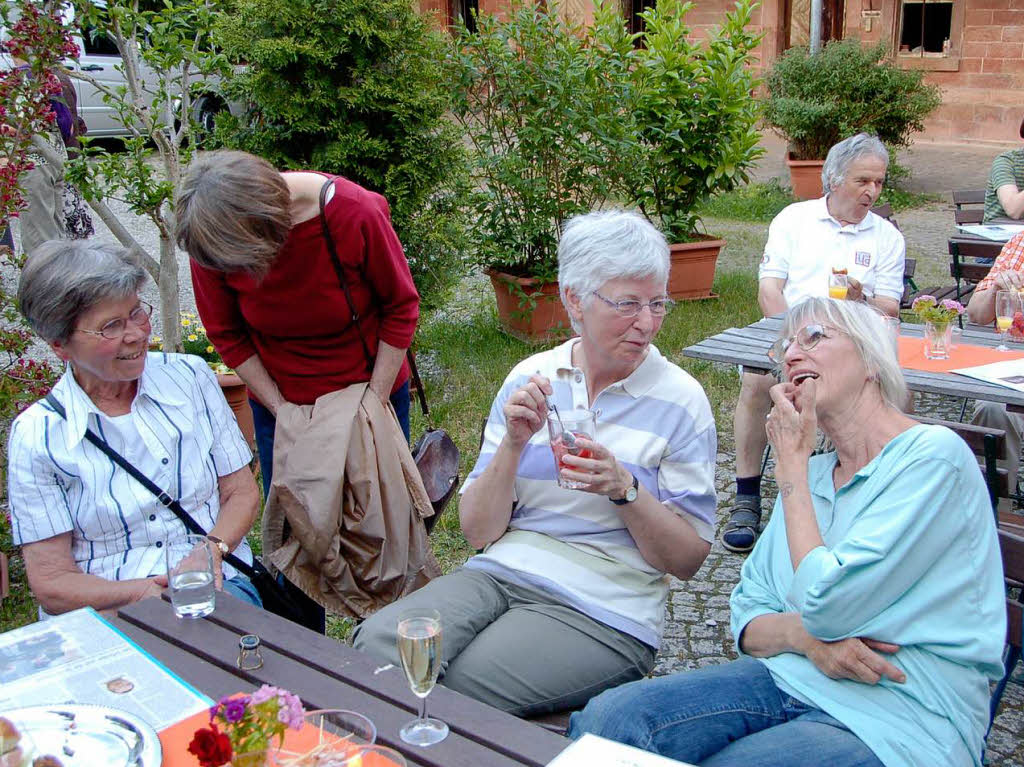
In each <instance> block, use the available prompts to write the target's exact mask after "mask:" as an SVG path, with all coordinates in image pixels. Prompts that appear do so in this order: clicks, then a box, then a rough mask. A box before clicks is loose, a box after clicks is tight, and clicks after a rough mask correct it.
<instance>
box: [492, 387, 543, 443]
mask: <svg viewBox="0 0 1024 767" xmlns="http://www.w3.org/2000/svg"><path fill="white" fill-rule="evenodd" d="M553 393H554V389H552V388H551V381H549V380H548V379H547V378H545V377H544V376H542V375H532V376H530V380H529V382H527V383H526V384H525V385H523V386H521V387H519V388H518V389H516V390H515V391H514V392H512V395H511V396H510V397H509V398H508V399H507V400H506V401H505V406H504V407H503V408H502V411H503V412H504V414H505V435H506V439H508V440H509V442H510V443H511V444H512V445H513V446H515V447H517V448H521V447H523V446H524V445H525V444H526V443H527V442H529V441H530V437H532V436H533V435H534V434H536V433H537V432H538V431H540V430H541V429H542V428H543V427H544V425H545V424H546V423H547V419H548V405H547V400H546V399H545V398H546V397H549V396H551V395H552V394H553Z"/></svg>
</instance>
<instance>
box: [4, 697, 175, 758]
mask: <svg viewBox="0 0 1024 767" xmlns="http://www.w3.org/2000/svg"><path fill="white" fill-rule="evenodd" d="M0 716H3V717H6V718H7V719H10V720H11V721H12V722H14V724H15V725H16V726H17V728H18V729H19V730H20V731H21V734H22V747H23V748H24V749H25V753H26V756H28V755H31V756H32V757H33V758H35V757H39V756H43V755H44V754H51V755H53V756H55V757H57V758H58V759H60V761H61V763H62V764H63V765H64V767H122V766H123V767H160V763H161V761H162V755H163V752H162V750H161V748H160V738H159V736H157V734H156V730H154V729H153V728H152V727H150V726H149V725H148V724H147V723H146V722H144V721H143V720H142V719H140V718H139V717H138V716H137V715H135V714H132V713H129V712H128V711H122V710H121V709H118V708H112V707H109V706H88V705H83V704H78V703H69V704H66V705H55V706H30V707H27V708H16V709H12V710H9V711H2V712H0ZM29 764H31V762H29Z"/></svg>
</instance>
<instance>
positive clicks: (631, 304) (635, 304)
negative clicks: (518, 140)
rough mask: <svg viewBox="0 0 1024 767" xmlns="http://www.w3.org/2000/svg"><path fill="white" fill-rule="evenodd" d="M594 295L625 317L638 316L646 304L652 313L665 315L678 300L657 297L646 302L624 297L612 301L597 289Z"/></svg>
mask: <svg viewBox="0 0 1024 767" xmlns="http://www.w3.org/2000/svg"><path fill="white" fill-rule="evenodd" d="M594 295H595V296H597V297H598V298H600V299H601V300H602V301H604V302H605V303H606V304H608V306H610V307H612V309H614V310H615V311H616V312H617V313H619V314H621V315H622V316H623V317H636V316H637V315H638V314H640V312H642V311H643V310H644V307H645V306H646V307H647V308H648V309H650V310H651V314H652V315H653V316H655V317H664V316H665V315H666V314H668V313H669V312H670V311H672V307H673V306H675V305H676V302H675V301H673V300H672V299H671V298H655V299H654V300H653V301H648V302H647V303H644V302H643V301H637V300H636V299H634V298H624V299H623V300H621V301H612V300H611V299H610V298H605V297H604V296H602V295H601V294H600V293H598V292H597V291H596V290H595V291H594Z"/></svg>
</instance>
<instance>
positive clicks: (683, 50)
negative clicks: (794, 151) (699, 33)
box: [626, 0, 764, 242]
mask: <svg viewBox="0 0 1024 767" xmlns="http://www.w3.org/2000/svg"><path fill="white" fill-rule="evenodd" d="M691 7H692V3H689V2H683V0H658V3H657V5H655V6H653V7H652V8H650V9H648V10H647V11H645V12H644V13H643V14H642V15H643V17H644V20H645V24H644V32H643V33H641V35H640V41H641V42H642V45H641V47H639V48H637V49H636V50H635V51H633V52H632V53H631V57H632V59H633V61H634V62H635V63H634V66H633V67H631V73H632V89H631V91H632V97H633V101H632V103H631V104H630V105H629V107H630V109H629V114H630V116H631V117H632V119H633V120H634V128H635V132H636V135H637V136H638V139H639V142H640V152H639V155H640V158H641V162H639V163H636V164H634V165H632V166H631V168H630V169H631V171H633V172H631V173H629V174H627V177H626V178H627V189H626V194H627V197H628V198H629V199H630V200H633V201H634V202H635V204H636V205H637V206H638V207H639V208H640V209H641V210H642V211H643V212H644V214H645V215H646V216H647V217H648V218H650V219H651V220H653V221H654V222H655V223H656V224H659V225H660V227H661V230H662V231H663V232H664V233H665V236H666V237H667V238H668V239H669V242H684V241H686V240H687V239H689V238H690V237H691V236H692V234H693V233H694V232H695V231H696V229H697V221H698V217H697V214H696V212H695V210H694V209H695V208H696V207H697V205H698V204H700V203H701V202H702V201H704V200H706V199H707V198H708V197H709V196H710V195H712V194H714V193H717V192H727V191H729V190H731V189H734V188H735V187H736V186H737V185H739V184H741V183H744V182H745V181H747V169H748V168H749V167H750V166H751V165H752V164H753V163H754V161H755V160H757V158H758V157H760V156H761V154H763V151H764V150H762V149H760V148H759V147H758V141H759V139H760V136H759V134H758V131H757V129H756V123H757V118H758V102H757V101H756V100H755V99H754V98H753V97H752V96H751V94H752V92H753V91H754V89H755V88H756V87H757V85H758V81H757V80H756V79H755V78H754V76H753V75H752V74H751V69H750V64H751V57H752V54H753V52H754V49H755V47H756V46H757V44H758V43H759V42H760V39H761V36H760V35H754V34H751V33H750V32H748V31H747V25H748V24H749V23H750V17H751V12H752V10H753V7H754V3H753V2H752V0H740V2H737V3H736V6H735V8H734V9H733V10H732V11H730V12H729V13H727V14H725V17H724V18H723V20H722V24H721V25H720V26H718V27H716V28H715V29H714V30H713V31H712V32H711V34H710V37H709V38H708V39H707V40H706V41H703V42H700V43H696V42H691V41H690V39H689V35H690V29H689V27H687V26H686V14H687V12H688V11H689V10H690V8H691Z"/></svg>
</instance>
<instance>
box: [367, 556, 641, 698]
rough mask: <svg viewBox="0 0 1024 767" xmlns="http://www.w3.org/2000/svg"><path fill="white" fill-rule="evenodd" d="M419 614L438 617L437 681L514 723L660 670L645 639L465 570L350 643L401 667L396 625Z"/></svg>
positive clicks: (400, 604)
mask: <svg viewBox="0 0 1024 767" xmlns="http://www.w3.org/2000/svg"><path fill="white" fill-rule="evenodd" d="M412 607H429V608H433V609H435V610H437V611H438V612H439V613H441V636H442V640H441V642H442V648H441V649H442V656H443V657H442V661H441V678H440V683H441V684H443V685H444V686H445V687H448V688H450V689H452V690H456V691H458V692H461V693H463V694H464V695H468V696H470V697H472V698H476V699H477V700H479V701H482V702H484V703H487V704H488V705H491V706H494V707H495V708H499V709H502V710H503V711H507V712H509V713H511V714H514V715H516V716H539V715H541V714H548V713H552V712H555V711H565V710H572V709H577V708H582V707H583V706H584V705H585V704H586V703H587V701H588V700H590V698H592V697H593V696H595V695H597V694H598V693H600V692H603V691H604V690H607V689H609V688H611V687H615V686H617V685H620V684H623V683H625V682H631V681H634V680H636V679H640V678H642V677H643V676H645V675H646V674H647V673H648V672H649V671H650V670H651V669H652V668H653V667H654V656H655V652H654V649H653V648H651V647H649V646H647V645H645V644H644V643H643V642H641V641H639V640H638V639H635V638H633V637H631V636H629V635H628V634H623V633H622V632H621V631H617V630H615V629H613V628H610V627H608V626H605V625H604V624H602V623H598V622H597V621H595V620H593V619H592V618H588V617H587V616H586V615H584V614H583V613H581V612H579V611H578V610H574V609H572V608H571V607H566V606H565V605H562V604H559V603H557V602H554V601H553V600H551V599H550V598H549V597H547V596H546V595H545V594H544V593H543V592H540V591H537V590H534V589H527V588H523V587H520V586H515V585H512V584H509V583H506V582H503V581H500V580H498V579H496V578H494V577H492V576H490V575H488V574H486V573H482V572H480V571H478V570H472V569H467V568H461V569H459V570H456V571H455V572H453V573H451V574H449V575H445V576H442V577H441V578H437V579H435V580H433V581H431V582H430V583H428V584H427V585H426V586H424V587H423V588H421V589H419V590H418V591H416V592H414V593H412V594H410V595H409V596H407V597H405V598H404V599H400V600H399V601H397V602H394V603H393V604H390V605H388V606H387V607H385V608H383V609H382V610H380V611H379V612H377V613H376V614H374V615H373V616H371V617H370V618H367V619H366V620H365V621H364V622H363V623H362V624H361V625H360V626H359V627H358V628H357V629H356V631H355V634H354V635H353V640H352V645H353V646H354V647H355V648H356V649H358V650H362V651H364V652H367V653H369V654H370V655H373V656H375V657H377V658H379V659H381V660H383V661H389V662H391V663H394V664H395V665H400V663H401V661H400V660H399V657H398V650H397V647H396V645H395V633H396V629H397V626H398V618H399V615H401V613H402V612H403V611H404V610H407V609H409V608H412Z"/></svg>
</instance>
